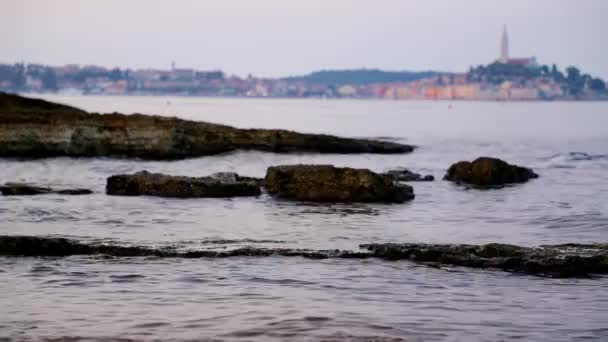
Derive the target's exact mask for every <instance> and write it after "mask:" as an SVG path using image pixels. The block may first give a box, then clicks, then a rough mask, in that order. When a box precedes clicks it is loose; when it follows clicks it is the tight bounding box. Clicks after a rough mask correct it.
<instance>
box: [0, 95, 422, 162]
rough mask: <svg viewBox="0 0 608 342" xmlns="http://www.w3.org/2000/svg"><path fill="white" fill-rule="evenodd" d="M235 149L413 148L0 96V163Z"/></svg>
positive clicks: (392, 150) (377, 150) (378, 150)
mask: <svg viewBox="0 0 608 342" xmlns="http://www.w3.org/2000/svg"><path fill="white" fill-rule="evenodd" d="M238 149H242V150H258V151H268V152H280V153H284V152H317V153H406V152H412V151H413V149H414V147H413V146H410V145H402V144H398V143H392V142H385V141H375V140H367V139H350V138H340V137H335V136H331V135H322V134H303V133H297V132H292V131H286V130H265V129H238V128H234V127H230V126H224V125H217V124H211V123H206V122H193V121H187V120H181V119H177V118H168V117H160V116H149V115H141V114H134V115H122V114H118V113H114V114H104V115H101V114H95V113H87V112H85V111H82V110H79V109H77V108H73V107H68V106H63V105H59V104H54V103H51V102H47V101H43V100H34V99H29V98H24V97H20V96H17V95H10V94H6V93H1V92H0V157H17V158H40V157H53V156H72V157H99V156H108V157H126V158H142V159H181V158H189V157H198V156H205V155H212V154H218V153H224V152H230V151H234V150H238Z"/></svg>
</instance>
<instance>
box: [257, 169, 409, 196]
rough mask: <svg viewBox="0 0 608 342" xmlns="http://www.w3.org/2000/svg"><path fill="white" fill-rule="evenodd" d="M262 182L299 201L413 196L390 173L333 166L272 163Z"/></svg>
mask: <svg viewBox="0 0 608 342" xmlns="http://www.w3.org/2000/svg"><path fill="white" fill-rule="evenodd" d="M264 182H265V187H266V190H267V191H268V192H269V193H270V194H271V195H274V196H277V197H279V198H285V199H292V200H299V201H311V202H345V203H349V202H367V203H369V202H378V203H403V202H405V201H408V200H412V199H413V198H414V189H413V188H412V187H411V186H409V185H406V184H397V183H395V182H394V181H393V178H392V177H390V176H387V175H380V174H377V173H374V172H372V171H370V170H367V169H352V168H339V167H334V166H332V165H285V166H272V167H269V168H268V170H267V172H266V178H265V179H264Z"/></svg>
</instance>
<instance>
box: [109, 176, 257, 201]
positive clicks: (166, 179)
mask: <svg viewBox="0 0 608 342" xmlns="http://www.w3.org/2000/svg"><path fill="white" fill-rule="evenodd" d="M235 175H236V174H235ZM106 193H107V194H108V195H119V196H141V195H146V196H160V197H178V198H194V197H240V196H258V195H260V193H261V190H260V186H259V185H258V184H257V183H256V182H255V181H248V180H247V181H246V180H240V177H239V176H238V175H236V176H234V177H233V178H230V177H223V179H222V178H221V177H220V178H218V177H185V176H169V175H164V174H160V173H149V172H147V171H141V172H138V173H135V174H132V175H114V176H111V177H109V178H108V179H107V182H106Z"/></svg>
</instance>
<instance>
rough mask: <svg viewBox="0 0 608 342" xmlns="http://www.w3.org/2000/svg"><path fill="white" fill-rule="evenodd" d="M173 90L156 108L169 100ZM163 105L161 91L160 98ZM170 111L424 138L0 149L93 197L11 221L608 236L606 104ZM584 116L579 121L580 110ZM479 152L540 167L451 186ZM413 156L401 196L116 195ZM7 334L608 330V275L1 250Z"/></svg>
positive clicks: (22, 201)
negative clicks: (275, 170) (27, 153)
mask: <svg viewBox="0 0 608 342" xmlns="http://www.w3.org/2000/svg"><path fill="white" fill-rule="evenodd" d="M52 99H53V100H57V99H59V100H61V101H63V102H67V103H70V104H73V105H78V106H82V107H84V108H86V109H90V110H96V111H103V112H111V111H115V110H117V111H123V112H135V111H137V112H145V113H158V112H157V111H156V109H157V105H158V104H159V103H161V104H162V103H164V102H165V100H166V99H165V98H162V99H159V98H148V97H146V98H138V97H128V98H110V97H101V98H98V97H73V98H72V97H53V98H52ZM161 100H162V101H161ZM159 101H160V102H159ZM171 102H172V104H173V105H172V108H173V110H174V111H175V113H173V114H175V115H179V116H182V117H185V118H189V119H196V120H208V121H215V122H221V123H227V124H232V125H236V126H240V127H253V126H257V127H280V128H287V129H297V130H300V131H306V132H323V133H333V134H340V135H345V136H357V137H383V138H391V140H397V141H404V142H405V141H406V142H408V143H412V144H415V145H418V146H419V148H418V149H417V150H416V151H415V152H414V153H412V154H404V155H366V154H364V155H314V154H282V155H277V154H270V153H262V152H235V153H229V154H223V155H217V156H211V157H206V158H196V159H189V160H182V161H170V162H167V161H164V162H157V161H133V160H112V159H104V158H100V159H70V158H53V159H43V160H33V161H16V160H0V183H4V182H11V181H12V182H15V181H29V182H35V183H39V184H42V185H48V186H53V187H84V188H90V189H92V190H94V191H95V193H94V194H93V195H90V196H78V197H69V196H60V195H45V196H35V197H3V198H2V197H0V233H1V234H29V235H53V236H66V237H72V238H78V239H80V240H85V241H91V242H110V243H126V242H135V243H137V244H144V245H152V246H159V247H164V246H167V247H176V248H179V249H191V248H192V249H193V248H200V247H204V248H211V249H224V248H237V247H243V246H259V247H273V248H280V247H291V248H311V249H333V248H338V249H348V250H353V249H356V248H357V246H358V245H359V244H362V243H373V242H438V243H446V242H458V243H485V242H490V241H492V242H505V243H515V244H520V245H539V244H554V243H563V242H605V241H608V172H606V171H607V169H608V158H606V157H605V156H606V155H607V151H608V116H606V115H605V113H606V112H607V109H608V104H605V103H548V104H536V103H535V104H524V103H516V104H515V103H514V104H511V103H508V104H503V103H466V102H457V103H454V104H453V108H452V109H451V110H450V111H449V112H448V111H446V106H447V104H446V103H442V102H390V101H320V100H319V101H313V100H303V101H300V100H294V101H284V100H237V99H230V100H226V99H194V98H172V99H171ZM572 113H576V115H572ZM481 155H489V156H496V157H500V158H504V159H506V160H507V161H510V162H513V163H517V164H521V165H525V166H529V167H532V168H533V169H534V170H535V171H536V172H537V173H538V174H540V178H539V179H536V180H533V181H531V182H529V183H527V184H522V185H517V186H513V187H508V188H504V189H500V190H493V191H478V190H474V189H466V188H464V187H461V186H457V185H453V184H450V183H447V182H443V181H441V180H440V179H441V178H442V176H443V174H444V172H445V170H446V169H447V167H448V166H449V165H450V164H451V163H453V162H456V161H459V160H471V159H474V158H476V157H478V156H481ZM294 163H315V164H334V165H337V166H350V167H362V168H370V169H372V170H375V171H387V170H389V169H394V168H397V167H407V168H409V169H411V170H413V171H415V172H419V173H424V174H432V175H434V176H435V178H436V179H438V180H436V181H434V182H428V183H427V182H425V183H412V185H413V186H414V189H415V193H416V198H415V200H414V201H412V202H409V203H406V204H401V205H385V204H311V203H300V202H290V201H284V200H275V199H272V198H271V197H270V196H268V195H267V194H262V195H261V196H260V197H257V198H235V199H164V198H154V197H111V196H106V195H104V191H105V179H106V178H107V177H108V176H110V175H112V174H117V173H131V172H137V171H141V170H148V171H150V172H163V173H168V174H175V175H189V176H202V175H208V174H211V173H214V172H219V171H235V172H238V173H240V174H242V175H247V176H255V177H263V176H264V173H265V170H266V168H267V167H268V166H271V165H279V164H294ZM0 278H1V279H2V281H0V292H1V293H3V295H2V296H0V337H3V336H7V337H13V338H22V337H24V336H26V337H27V336H30V337H32V338H33V339H36V338H37V337H49V338H56V337H91V338H101V337H110V338H135V339H146V340H147V339H166V338H169V337H172V338H176V339H199V338H203V337H208V338H217V339H219V340H239V341H241V340H265V341H269V340H270V341H272V340H276V341H284V340H306V341H308V340H327V341H333V340H337V341H342V340H354V341H359V340H365V339H366V338H368V340H369V337H374V338H376V339H375V340H380V341H382V340H383V339H385V340H387V341H392V340H394V339H397V338H404V339H405V340H408V341H409V340H420V341H428V340H450V341H454V340H491V341H495V340H517V339H519V340H553V341H557V340H563V341H569V340H577V339H592V340H593V339H595V340H606V339H608V330H607V329H606V327H605V322H606V320H605V317H608V312H607V311H608V296H607V295H606V293H608V292H607V291H606V290H607V286H608V283H607V282H606V280H605V279H594V280H550V279H538V278H534V277H526V276H517V275H510V274H505V273H502V272H493V271H479V270H469V269H460V268H445V269H444V268H442V269H431V268H428V267H419V266H418V265H414V264H411V263H408V262H382V261H378V260H363V261H361V260H359V261H356V262H352V261H349V260H322V261H311V260H305V259H301V258H280V257H271V258H268V259H253V258H251V259H250V258H234V259H229V260H205V259H200V260H175V259H166V260H164V259H163V260H160V259H156V258H125V259H116V258H107V257H69V258H63V259H55V258H29V259H25V258H0Z"/></svg>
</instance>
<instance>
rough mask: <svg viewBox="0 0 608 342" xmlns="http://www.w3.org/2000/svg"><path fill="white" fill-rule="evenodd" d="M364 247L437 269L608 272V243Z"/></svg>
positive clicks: (552, 273)
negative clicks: (457, 267) (522, 245)
mask: <svg viewBox="0 0 608 342" xmlns="http://www.w3.org/2000/svg"><path fill="white" fill-rule="evenodd" d="M361 248H365V249H368V250H370V251H371V252H372V253H373V254H374V256H376V257H379V258H382V259H387V260H412V261H415V262H422V263H428V264H432V265H435V266H441V265H453V266H463V267H473V268H489V269H499V270H503V271H507V272H517V273H526V274H534V275H541V276H550V277H560V278H569V277H587V276H589V275H592V274H607V273H608V244H593V245H585V244H564V245H546V246H541V247H537V248H530V247H520V246H514V245H507V244H498V243H491V244H487V245H429V244H408V243H406V244H392V243H387V244H369V245H361Z"/></svg>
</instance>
